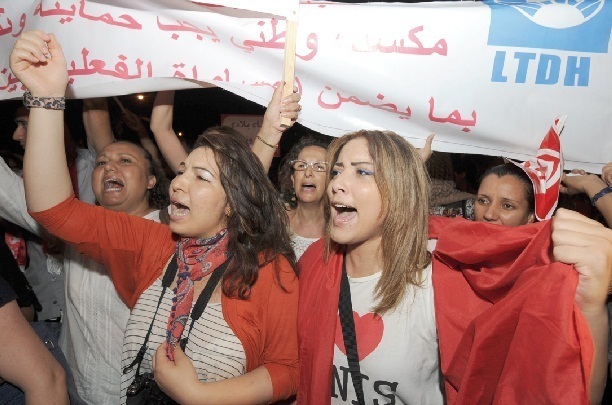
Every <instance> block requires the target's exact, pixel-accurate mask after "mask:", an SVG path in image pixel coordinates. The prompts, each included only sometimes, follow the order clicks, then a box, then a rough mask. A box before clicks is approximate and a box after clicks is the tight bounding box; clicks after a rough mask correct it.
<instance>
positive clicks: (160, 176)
mask: <svg viewBox="0 0 612 405" xmlns="http://www.w3.org/2000/svg"><path fill="white" fill-rule="evenodd" d="M115 143H127V144H129V145H134V146H135V147H136V148H138V150H140V152H141V153H142V155H143V156H144V157H145V159H147V169H148V172H149V176H155V180H156V181H155V186H153V188H152V189H151V190H149V191H148V193H147V195H148V199H149V206H150V207H155V208H157V209H158V210H163V209H166V208H167V207H168V205H170V196H169V195H168V190H170V182H169V181H168V178H167V177H166V175H165V174H164V171H163V170H162V168H161V167H160V166H159V165H158V164H157V163H156V162H155V160H153V156H151V154H150V153H149V151H148V150H146V149H145V148H143V147H142V146H141V145H138V144H137V143H134V142H131V141H126V140H117V141H115Z"/></svg>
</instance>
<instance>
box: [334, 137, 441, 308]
mask: <svg viewBox="0 0 612 405" xmlns="http://www.w3.org/2000/svg"><path fill="white" fill-rule="evenodd" d="M359 138H363V139H365V140H366V141H367V142H368V149H369V152H370V156H371V157H372V161H373V163H374V179H375V181H376V185H377V186H378V190H379V192H380V195H381V199H382V215H383V217H384V218H383V224H382V230H381V233H382V238H381V250H382V251H381V256H382V259H383V270H382V276H381V278H380V280H379V281H378V283H377V284H376V288H375V292H374V298H375V301H376V302H377V304H376V306H375V307H374V309H373V310H374V312H376V313H377V314H379V315H382V314H384V313H385V312H387V311H390V310H393V309H395V308H396V307H397V306H398V305H399V304H400V303H401V302H402V300H403V299H404V298H405V296H406V291H407V289H408V286H409V285H413V286H419V285H421V281H422V280H421V273H422V272H421V270H422V269H423V268H425V267H426V266H427V265H428V264H429V262H430V260H431V258H430V254H429V252H428V251H427V239H428V236H427V235H428V230H427V219H428V204H429V176H428V174H427V171H426V169H425V165H424V163H423V161H422V159H421V157H420V156H419V153H418V151H417V150H416V149H415V148H414V147H413V146H412V145H411V144H410V143H408V141H406V140H405V139H404V138H402V137H401V136H399V135H397V134H396V133H394V132H392V131H367V130H361V131H356V132H352V133H349V134H346V135H344V136H342V137H340V138H337V139H335V140H334V141H333V142H332V143H331V145H330V147H329V149H328V158H327V160H328V162H329V166H330V167H334V164H335V163H336V162H337V161H338V156H339V154H340V151H341V150H342V148H343V147H344V146H345V145H346V144H347V143H349V142H350V141H352V140H355V139H359ZM329 181H330V177H329V173H328V178H327V184H329ZM330 227H331V222H328V226H327V235H328V237H327V243H328V245H327V249H326V251H327V252H329V251H330V250H331V244H332V243H334V242H333V241H331V239H330V238H329V230H330Z"/></svg>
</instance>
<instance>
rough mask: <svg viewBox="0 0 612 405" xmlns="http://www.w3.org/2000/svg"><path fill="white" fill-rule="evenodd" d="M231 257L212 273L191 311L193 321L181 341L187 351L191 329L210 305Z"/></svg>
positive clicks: (182, 346) (182, 347)
mask: <svg viewBox="0 0 612 405" xmlns="http://www.w3.org/2000/svg"><path fill="white" fill-rule="evenodd" d="M231 259H232V257H231V256H230V257H228V258H227V259H226V260H225V262H224V263H223V264H222V265H220V266H219V267H217V268H216V269H215V270H213V272H212V274H211V275H210V278H209V279H208V282H207V283H206V287H204V290H202V292H201V293H200V296H199V297H198V300H197V301H196V303H195V305H194V306H193V310H192V311H191V323H190V324H189V330H188V331H187V336H185V337H184V338H182V339H181V342H180V345H181V349H183V351H185V347H186V346H187V342H189V335H190V334H191V329H192V328H193V325H194V323H195V322H196V321H197V320H198V319H200V317H201V316H202V314H203V313H204V310H205V309H206V305H208V301H210V297H212V294H213V292H214V291H215V288H216V287H217V284H219V281H220V280H221V277H223V274H225V269H227V266H228V265H229V262H230V261H231Z"/></svg>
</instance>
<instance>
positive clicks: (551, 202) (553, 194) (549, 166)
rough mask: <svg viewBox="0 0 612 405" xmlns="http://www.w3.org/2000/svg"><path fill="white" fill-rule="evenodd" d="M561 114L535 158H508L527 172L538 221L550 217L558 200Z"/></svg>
mask: <svg viewBox="0 0 612 405" xmlns="http://www.w3.org/2000/svg"><path fill="white" fill-rule="evenodd" d="M566 118H567V116H565V115H563V116H561V117H559V118H557V119H556V120H555V123H554V124H553V125H552V126H551V127H550V129H549V130H548V133H547V134H546V136H544V139H543V140H542V143H541V144H540V149H538V153H537V156H536V158H535V159H530V160H528V161H526V162H517V161H514V160H512V159H508V160H509V161H510V162H512V163H514V164H515V165H517V166H518V167H520V168H521V169H523V170H524V171H525V173H527V175H528V176H529V178H530V179H531V182H532V183H533V191H534V194H535V215H536V218H537V219H538V221H543V220H545V219H550V218H551V217H552V215H553V213H554V211H555V208H557V203H558V202H559V187H560V185H561V174H562V173H563V154H562V153H561V141H560V139H559V136H560V135H561V131H563V126H564V125H565V119H566Z"/></svg>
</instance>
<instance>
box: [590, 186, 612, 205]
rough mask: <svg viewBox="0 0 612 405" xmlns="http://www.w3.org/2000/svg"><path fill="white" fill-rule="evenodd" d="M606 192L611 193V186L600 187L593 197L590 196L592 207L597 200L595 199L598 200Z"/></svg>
mask: <svg viewBox="0 0 612 405" xmlns="http://www.w3.org/2000/svg"><path fill="white" fill-rule="evenodd" d="M608 193H612V186H607V187H604V188H602V189H601V191H600V192H599V193H597V194H595V195H594V196H593V198H591V204H592V205H593V207H594V206H595V203H596V202H597V200H599V199H600V198H601V197H603V196H604V195H606V194H608Z"/></svg>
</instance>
